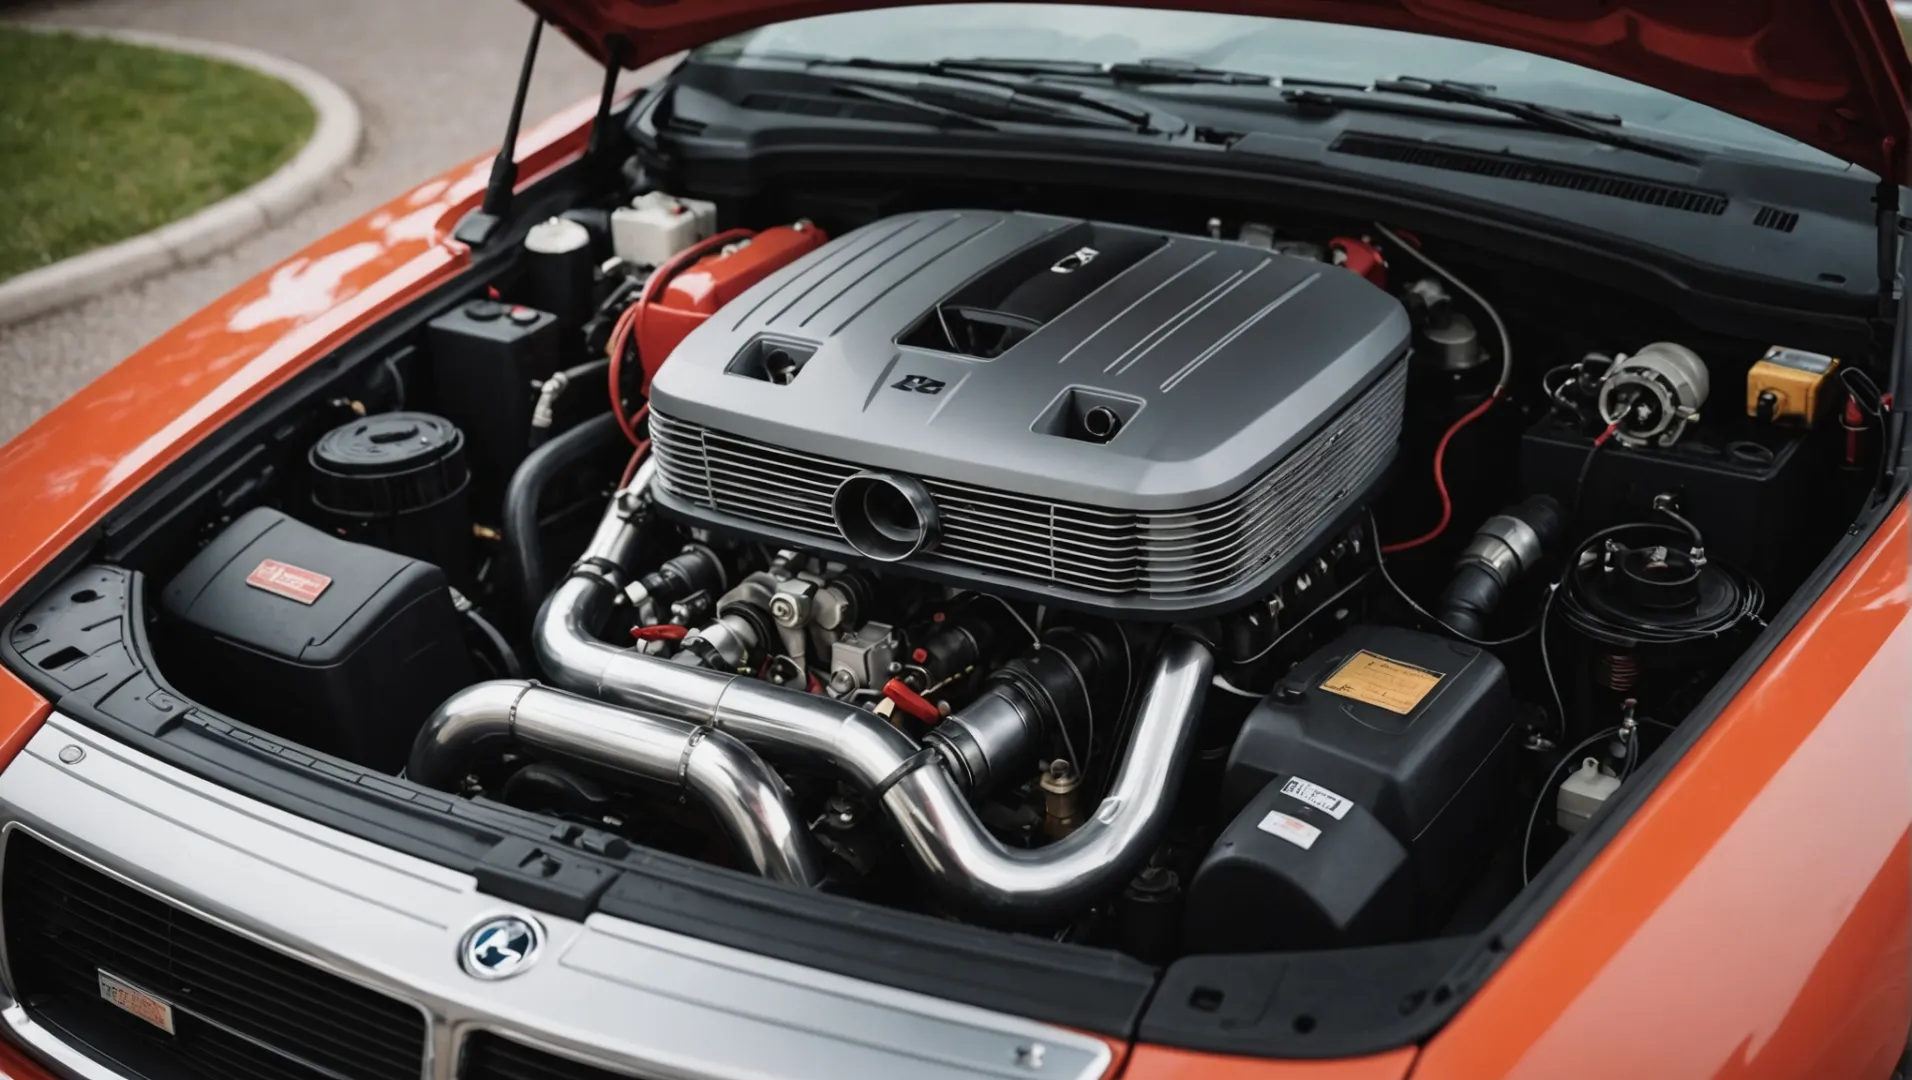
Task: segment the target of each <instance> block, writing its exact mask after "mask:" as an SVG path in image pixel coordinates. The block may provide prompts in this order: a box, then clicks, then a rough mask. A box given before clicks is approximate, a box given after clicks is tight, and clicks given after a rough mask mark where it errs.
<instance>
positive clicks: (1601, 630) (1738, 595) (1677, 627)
mask: <svg viewBox="0 0 1912 1080" xmlns="http://www.w3.org/2000/svg"><path fill="white" fill-rule="evenodd" d="M1682 520H1683V519H1682ZM1635 529H1659V530H1663V531H1665V532H1672V533H1679V534H1682V535H1685V533H1686V530H1685V529H1684V528H1682V527H1680V526H1676V525H1671V524H1668V523H1666V522H1659V521H1630V522H1626V523H1624V524H1620V525H1612V526H1609V527H1607V528H1605V529H1602V530H1600V531H1599V532H1597V533H1594V534H1593V535H1592V536H1590V537H1588V538H1587V539H1586V540H1585V541H1583V542H1582V543H1581V544H1580V546H1579V547H1578V548H1576V549H1575V550H1574V553H1573V556H1572V557H1571V558H1569V559H1568V560H1567V570H1566V576H1565V577H1564V578H1563V579H1562V587H1561V588H1560V589H1557V590H1555V591H1556V592H1558V593H1564V594H1565V595H1564V596H1563V597H1562V598H1561V600H1560V607H1561V617H1562V618H1564V619H1566V620H1567V623H1568V625H1570V626H1572V627H1573V628H1574V629H1575V630H1578V631H1579V632H1580V633H1582V634H1584V635H1586V636H1587V637H1590V638H1592V639H1594V640H1595V641H1598V642H1601V643H1602V644H1606V645H1617V646H1620V647H1622V648H1629V649H1630V648H1636V647H1638V646H1641V645H1684V644H1686V643H1688V642H1693V641H1704V640H1707V639H1709V638H1717V637H1719V636H1721V635H1723V634H1725V633H1727V632H1728V631H1730V630H1732V629H1733V628H1734V627H1736V626H1738V625H1739V624H1740V623H1742V622H1745V621H1747V620H1749V619H1752V620H1756V619H1758V617H1759V612H1760V609H1761V608H1763V607H1764V606H1765V602H1766V594H1765V590H1763V589H1761V588H1760V586H1759V582H1757V581H1755V580H1753V579H1752V578H1750V577H1747V576H1746V575H1745V574H1742V573H1740V572H1739V571H1737V570H1734V569H1732V568H1731V567H1729V566H1725V565H1723V564H1720V563H1717V562H1715V563H1709V564H1708V566H1709V567H1710V569H1711V570H1712V571H1713V572H1714V573H1715V574H1717V575H1720V576H1721V578H1722V579H1723V581H1724V582H1725V585H1726V587H1727V588H1729V589H1731V590H1733V594H1734V602H1733V603H1732V604H1731V605H1729V606H1727V607H1726V608H1725V609H1724V610H1723V611H1722V612H1721V613H1720V614H1718V615H1715V616H1711V617H1708V618H1704V619H1689V620H1685V621H1680V622H1652V623H1649V622H1645V621H1643V620H1637V619H1628V618H1624V617H1621V616H1618V615H1616V614H1614V613H1610V612H1599V611H1595V610H1593V609H1592V608H1591V607H1589V606H1588V605H1587V604H1586V603H1585V601H1584V599H1583V597H1582V596H1581V591H1580V588H1579V585H1580V578H1579V575H1578V571H1579V569H1580V560H1581V557H1582V556H1583V555H1585V553H1586V552H1587V551H1589V550H1591V549H1593V548H1595V547H1597V546H1598V545H1600V544H1601V543H1602V542H1603V541H1604V540H1606V539H1607V538H1608V537H1611V536H1617V535H1619V534H1621V533H1624V532H1628V531H1631V530H1635Z"/></svg>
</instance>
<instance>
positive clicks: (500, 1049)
mask: <svg viewBox="0 0 1912 1080" xmlns="http://www.w3.org/2000/svg"><path fill="white" fill-rule="evenodd" d="M458 1080H642V1078H640V1077H638V1076H637V1075H636V1074H635V1073H614V1072H609V1071H607V1070H604V1069H600V1068H598V1067H597V1066H595V1065H584V1064H580V1063H579V1062H576V1061H571V1060H569V1059H568V1058H561V1057H558V1056H557V1055H556V1054H549V1053H546V1052H545V1051H543V1050H533V1049H532V1048H531V1047H529V1046H525V1045H523V1044H522V1043H515V1042H512V1041H511V1040H509V1039H502V1038H499V1037H498V1036H496V1035H493V1034H491V1033H490V1032H488V1031H480V1032H476V1033H474V1034H473V1035H472V1036H471V1037H470V1038H468V1039H466V1040H465V1049H464V1059H463V1060H462V1061H461V1062H460V1064H459V1068H458Z"/></svg>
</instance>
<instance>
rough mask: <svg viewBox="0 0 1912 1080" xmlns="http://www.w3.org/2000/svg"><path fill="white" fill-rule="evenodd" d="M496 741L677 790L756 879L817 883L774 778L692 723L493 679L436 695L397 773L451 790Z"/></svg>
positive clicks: (806, 839)
mask: <svg viewBox="0 0 1912 1080" xmlns="http://www.w3.org/2000/svg"><path fill="white" fill-rule="evenodd" d="M506 745H510V746H517V747H522V748H524V749H526V750H528V751H530V752H531V753H532V754H533V756H536V757H539V758H544V759H555V760H558V761H562V762H564V763H567V764H571V765H575V766H578V767H580V768H581V769H583V770H585V771H588V772H592V773H596V774H599V775H602V774H604V773H607V772H608V773H611V774H614V775H619V776H624V777H636V778H639V779H644V780H653V781H658V782H661V783H665V784H670V785H674V786H680V787H682V788H684V789H685V790H686V791H688V792H690V793H691V794H692V795H694V796H695V797H696V798H697V799H698V801H699V802H701V803H703V805H704V806H705V807H707V808H708V809H709V810H710V812H711V814H712V815H713V816H714V817H716V819H717V823H718V824H719V825H720V826H721V827H722V828H723V830H724V832H725V833H727V834H728V835H729V836H730V838H731V840H732V841H733V842H734V843H735V844H736V845H737V850H738V851H739V852H741V853H742V854H743V856H744V858H745V859H746V860H747V861H748V862H749V863H750V865H752V866H754V867H755V868H756V869H757V872H758V873H760V874H762V875H763V876H764V877H767V878H770V879H771V880H773V881H781V882H785V883H787V884H791V885H800V886H802V887H804V888H810V887H813V886H815V885H816V884H818V883H819V882H821V881H822V880H823V871H822V868H821V866H820V865H819V861H818V858H817V853H816V849H815V847H814V845H813V842H812V840H811V838H810V831H809V830H808V829H807V828H805V827H804V823H803V821H802V820H801V819H800V818H798V817H797V815H796V812H795V810H794V809H793V808H792V807H791V806H790V803H789V799H788V797H787V796H786V795H785V793H784V786H783V780H782V779H781V778H780V777H778V776H777V774H776V773H775V772H773V771H771V769H770V767H769V766H767V765H765V764H764V763H763V759H761V758H759V757H758V756H757V755H756V754H755V753H753V752H752V751H751V749H750V748H749V747H747V746H745V745H744V744H742V743H740V742H738V741H737V740H736V739H735V738H732V737H731V736H729V735H726V734H724V733H723V732H721V731H714V730H712V729H710V728H708V727H704V726H701V725H698V724H692V723H687V722H685V721H682V720H673V719H671V718H669V717H663V716H651V715H646V714H644V713H640V712H632V711H627V710H624V709H619V708H614V707H612V706H610V705H606V704H604V703H602V702H598V701H590V700H586V699H584V698H580V697H574V696H572V695H570V694H564V693H559V692H558V691H555V690H549V689H546V688H544V687H541V686H538V685H537V684H535V683H528V682H524V681H521V680H511V679H501V680H498V681H495V682H485V683H479V684H478V685H476V686H469V687H466V688H465V689H463V690H460V691H459V692H457V693H456V694H453V695H452V696H451V697H449V698H447V699H445V701H444V703H443V704H441V705H439V706H438V708H437V709H436V710H434V711H433V713H432V715H431V718H430V719H429V720H427V721H426V722H425V726H424V728H423V729H421V730H420V731H419V733H418V739H417V741H416V742H414V743H413V744H412V756H411V763H410V764H409V765H408V766H407V767H406V776H407V777H408V778H410V779H411V780H412V781H414V782H415V783H420V784H424V785H425V786H426V787H433V788H438V789H440V790H453V789H455V788H456V787H457V786H458V783H459V781H460V780H462V779H463V778H464V776H465V774H466V772H467V771H468V770H469V769H470V766H471V763H472V761H473V759H474V758H475V757H476V756H477V755H478V754H479V753H480V752H481V751H482V750H485V749H488V748H490V747H502V746H506Z"/></svg>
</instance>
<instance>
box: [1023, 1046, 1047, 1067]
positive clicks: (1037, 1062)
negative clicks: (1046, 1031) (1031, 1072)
mask: <svg viewBox="0 0 1912 1080" xmlns="http://www.w3.org/2000/svg"><path fill="white" fill-rule="evenodd" d="M1048 1054H1049V1048H1048V1047H1046V1046H1044V1045H1042V1044H1041V1043H1039V1042H1032V1043H1023V1044H1022V1045H1021V1046H1018V1047H1016V1064H1018V1065H1020V1066H1022V1067H1023V1068H1025V1069H1040V1068H1042V1059H1043V1058H1044V1057H1047V1056H1048Z"/></svg>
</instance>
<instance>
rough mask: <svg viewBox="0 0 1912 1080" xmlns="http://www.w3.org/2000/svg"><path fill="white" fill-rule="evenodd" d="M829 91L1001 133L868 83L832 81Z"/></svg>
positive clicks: (989, 124)
mask: <svg viewBox="0 0 1912 1080" xmlns="http://www.w3.org/2000/svg"><path fill="white" fill-rule="evenodd" d="M830 89H831V90H833V91H835V92H837V93H839V94H847V95H849V96H851V97H860V98H866V99H868V100H870V101H880V102H882V103H883V104H885V105H895V106H897V107H899V108H904V109H911V110H914V111H916V112H920V113H925V114H927V115H930V116H934V117H936V118H938V119H940V120H943V121H946V122H947V123H949V124H951V125H952V126H955V127H967V128H977V129H980V130H983V131H1001V130H1002V129H1003V127H1002V125H1001V124H999V123H997V122H995V121H994V120H988V119H985V118H983V117H980V116H977V115H975V114H974V113H969V112H963V111H962V110H960V109H951V108H947V107H945V106H942V105H937V104H935V103H934V102H929V101H924V100H923V99H922V98H919V97H916V96H915V95H913V94H908V93H904V92H900V91H897V90H892V89H890V88H888V87H883V86H872V85H870V84H869V83H860V82H854V81H852V80H849V79H833V80H831V82H830Z"/></svg>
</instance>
